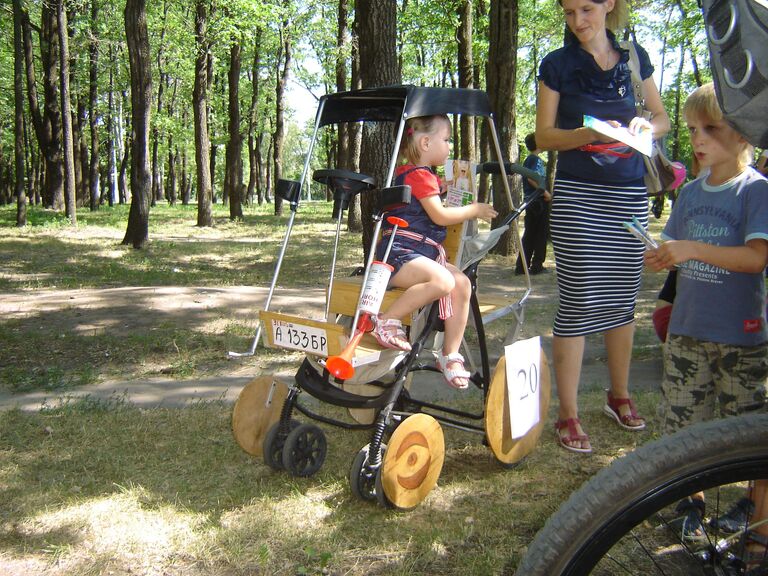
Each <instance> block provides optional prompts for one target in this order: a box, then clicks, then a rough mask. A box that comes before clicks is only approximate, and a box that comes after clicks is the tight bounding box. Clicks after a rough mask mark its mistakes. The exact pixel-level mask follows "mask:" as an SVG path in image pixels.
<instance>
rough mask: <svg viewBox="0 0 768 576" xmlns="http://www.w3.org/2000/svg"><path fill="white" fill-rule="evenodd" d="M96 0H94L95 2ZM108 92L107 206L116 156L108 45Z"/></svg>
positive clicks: (111, 197) (112, 193)
mask: <svg viewBox="0 0 768 576" xmlns="http://www.w3.org/2000/svg"><path fill="white" fill-rule="evenodd" d="M95 1H96V0H94V2H95ZM109 62H110V66H109V92H108V94H107V125H106V128H107V201H108V203H109V206H110V207H112V206H114V204H115V197H116V194H115V191H116V190H115V184H116V182H115V181H116V180H117V179H116V178H115V171H116V169H117V168H116V165H117V162H116V160H117V158H116V155H115V131H114V121H113V118H114V110H115V77H114V73H113V71H112V69H113V64H114V50H113V48H112V46H111V45H110V47H109Z"/></svg>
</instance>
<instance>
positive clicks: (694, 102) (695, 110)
mask: <svg viewBox="0 0 768 576" xmlns="http://www.w3.org/2000/svg"><path fill="white" fill-rule="evenodd" d="M683 116H684V117H685V119H686V120H687V119H688V118H701V119H703V120H707V121H709V122H720V120H722V119H723V111H722V110H721V109H720V103H719V102H718V101H717V93H716V92H715V85H714V84H713V83H712V82H708V83H706V84H704V85H702V86H699V87H698V88H696V90H694V91H693V92H691V93H690V94H689V95H688V98H686V100H685V104H684V105H683ZM753 155H754V149H753V147H752V146H751V145H750V144H749V143H748V142H746V141H745V142H744V144H743V147H742V149H741V150H739V152H738V160H739V166H740V167H741V168H744V167H746V166H749V165H750V164H751V163H752V157H753Z"/></svg>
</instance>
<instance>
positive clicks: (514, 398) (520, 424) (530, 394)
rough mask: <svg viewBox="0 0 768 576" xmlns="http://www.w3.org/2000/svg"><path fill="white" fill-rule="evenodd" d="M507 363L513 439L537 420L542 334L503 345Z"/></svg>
mask: <svg viewBox="0 0 768 576" xmlns="http://www.w3.org/2000/svg"><path fill="white" fill-rule="evenodd" d="M504 357H505V359H506V363H507V397H508V399H509V420H510V425H511V428H512V430H511V434H512V438H513V439H517V438H521V437H523V436H525V434H526V433H527V432H528V431H529V430H530V429H531V428H533V427H534V426H536V424H538V423H539V375H540V373H541V338H540V337H538V336H536V337H535V338H529V339H528V340H520V341H518V342H515V343H513V344H510V345H509V346H507V347H505V348H504Z"/></svg>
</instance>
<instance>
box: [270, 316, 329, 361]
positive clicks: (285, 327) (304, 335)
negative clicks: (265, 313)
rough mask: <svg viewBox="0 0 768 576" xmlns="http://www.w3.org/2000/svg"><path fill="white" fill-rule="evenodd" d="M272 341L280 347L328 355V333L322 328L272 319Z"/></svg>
mask: <svg viewBox="0 0 768 576" xmlns="http://www.w3.org/2000/svg"><path fill="white" fill-rule="evenodd" d="M272 343H273V344H274V345H275V346H280V347H281V348H290V349H291V350H301V351H302V352H309V353H311V354H317V355H319V356H328V333H327V332H326V331H325V330H323V329H322V328H315V327H313V326H304V325H302V324H296V323H294V322H285V321H284V320H274V319H273V320H272Z"/></svg>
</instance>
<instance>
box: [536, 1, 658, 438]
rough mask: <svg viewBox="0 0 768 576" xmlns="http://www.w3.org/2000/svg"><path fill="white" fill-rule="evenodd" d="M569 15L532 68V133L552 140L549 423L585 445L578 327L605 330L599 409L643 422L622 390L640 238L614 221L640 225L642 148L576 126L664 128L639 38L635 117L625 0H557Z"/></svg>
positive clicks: (632, 424)
mask: <svg viewBox="0 0 768 576" xmlns="http://www.w3.org/2000/svg"><path fill="white" fill-rule="evenodd" d="M560 5H561V6H562V8H563V11H564V14H565V20H566V23H567V25H568V32H567V33H566V44H565V46H564V47H563V48H560V49H558V50H555V51H553V52H551V53H549V54H548V55H547V56H546V57H545V58H544V60H542V63H541V67H540V69H539V96H538V105H537V115H536V141H537V142H538V144H539V146H540V147H541V148H542V149H545V150H557V151H558V152H559V154H558V162H557V171H556V176H555V186H554V191H553V200H552V208H551V216H550V229H551V235H552V244H553V247H554V252H555V265H556V268H557V285H558V292H559V297H560V302H559V307H558V311H557V315H556V317H555V324H554V329H553V341H552V348H553V361H554V367H555V377H556V380H557V391H558V397H559V401H560V408H559V414H558V420H557V422H556V424H555V428H556V433H557V439H558V442H559V443H560V445H561V446H562V447H563V448H565V449H567V450H571V451H574V452H591V450H592V447H591V445H590V442H589V437H588V436H587V435H586V433H585V432H584V430H583V428H582V427H581V423H580V421H579V418H578V402H577V395H578V386H579V378H580V374H581V363H582V357H583V354H584V337H585V336H586V335H587V334H593V333H598V332H602V333H603V335H604V338H605V346H606V351H607V354H608V370H609V376H610V390H609V391H608V398H607V401H606V404H605V407H604V411H605V413H606V414H607V415H609V416H610V417H611V418H613V419H614V420H615V421H616V422H617V423H618V424H619V425H620V426H622V427H623V428H626V429H630V430H640V429H642V428H644V427H645V421H644V419H643V418H640V417H639V416H638V415H637V412H636V411H635V409H634V405H633V404H632V401H631V400H630V398H629V364H630V361H631V359H632V341H633V337H634V326H635V324H634V313H635V300H636V298H637V292H638V289H639V286H640V273H641V271H642V265H643V251H644V248H643V245H642V244H641V243H640V242H638V241H637V240H636V239H635V238H634V237H633V236H631V235H630V234H629V233H628V232H626V230H624V228H623V222H625V221H627V220H632V217H633V216H635V217H637V218H638V219H639V220H640V221H641V222H643V223H644V224H645V223H647V218H648V201H647V198H646V189H645V185H644V183H643V176H644V171H645V169H644V164H643V159H642V157H641V156H640V154H639V153H636V152H634V151H633V150H632V149H631V148H628V147H626V146H623V145H622V144H621V143H619V142H616V141H612V140H611V139H610V138H606V137H604V136H602V135H601V134H599V133H597V132H595V131H594V130H592V129H590V128H586V127H584V126H583V117H584V115H589V116H594V117H595V118H598V119H600V120H604V121H607V122H610V123H611V124H612V125H614V126H625V127H628V128H629V130H630V131H631V132H638V131H640V130H648V129H650V130H653V134H654V137H655V138H658V137H659V136H662V135H663V134H665V133H666V132H667V131H668V130H669V118H668V116H667V114H666V112H665V111H664V107H663V105H662V103H661V98H660V96H659V91H658V89H657V88H656V85H655V84H654V81H653V78H652V76H651V75H652V73H653V66H652V65H651V63H650V60H649V58H648V54H647V53H646V52H645V50H643V49H642V47H640V46H637V45H636V48H637V52H638V56H639V60H640V75H641V77H642V78H643V92H644V94H645V99H646V100H645V108H646V109H648V110H650V111H651V112H652V113H653V117H652V119H651V120H650V122H649V121H647V120H645V119H643V118H639V117H635V110H636V108H635V100H634V96H633V91H632V84H631V73H630V69H629V64H628V62H629V51H628V50H625V49H623V48H622V47H621V46H620V45H619V44H618V42H617V41H616V37H615V36H614V33H613V32H612V30H616V31H618V30H620V29H622V28H623V27H624V24H625V23H626V13H627V7H626V1H625V0H560Z"/></svg>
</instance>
